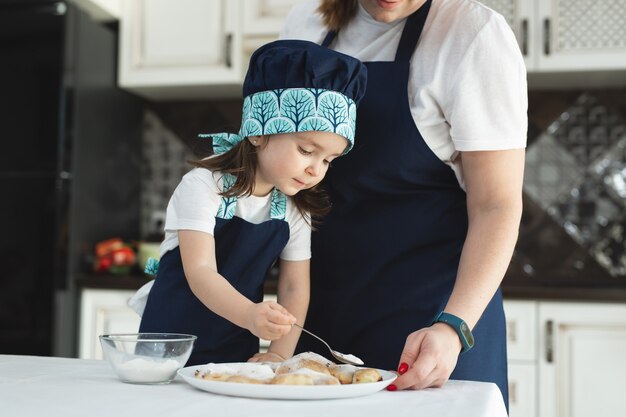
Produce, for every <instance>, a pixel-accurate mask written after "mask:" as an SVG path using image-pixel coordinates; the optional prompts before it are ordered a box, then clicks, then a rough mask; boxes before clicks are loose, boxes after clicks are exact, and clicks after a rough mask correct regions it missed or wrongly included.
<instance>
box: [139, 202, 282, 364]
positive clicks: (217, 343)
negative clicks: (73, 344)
mask: <svg viewBox="0 0 626 417" xmlns="http://www.w3.org/2000/svg"><path fill="white" fill-rule="evenodd" d="M271 198H272V203H271V208H270V220H268V221H265V222H263V223H260V224H253V223H250V222H248V221H245V220H243V219H241V218H239V217H234V212H235V205H236V203H237V200H236V198H222V204H221V206H220V210H219V212H218V215H217V217H216V219H215V220H216V224H215V230H214V235H213V236H214V238H215V257H216V260H217V268H218V271H219V273H220V274H221V275H222V276H223V277H224V278H226V279H227V280H228V282H230V283H231V284H232V286H233V287H235V289H237V291H239V292H240V293H241V294H243V295H244V296H245V297H247V298H249V299H250V300H252V301H253V302H255V303H258V302H260V301H262V299H263V283H264V281H265V276H266V274H267V272H268V270H269V268H270V267H271V266H272V263H273V262H274V261H275V260H276V259H277V257H278V256H279V255H280V253H281V252H282V250H283V248H284V247H285V245H286V244H287V242H288V241H289V225H288V223H287V222H286V221H285V212H286V201H287V198H286V196H285V195H284V194H282V193H281V192H280V191H278V190H274V191H273V192H272V197H271ZM139 331H140V332H168V333H187V334H193V335H196V336H198V339H197V340H196V343H195V344H194V349H193V353H192V355H191V357H190V358H189V361H188V362H187V366H191V365H198V364H205V363H208V362H245V361H247V360H248V359H249V358H250V357H252V356H253V355H254V354H255V353H257V352H258V351H259V339H258V338H257V337H256V336H254V335H253V334H252V333H250V332H249V331H248V330H246V329H242V328H240V327H238V326H236V325H234V324H233V323H231V322H229V321H228V320H226V319H224V318H222V317H220V316H218V315H217V314H215V313H213V312H212V311H210V310H209V309H208V308H207V307H206V306H205V305H204V304H202V302H200V300H198V299H197V298H196V296H195V295H194V294H193V293H192V292H191V289H190V288H189V284H188V282H187V279H186V277H185V274H184V272H183V264H182V260H181V256H180V248H178V247H177V248H176V249H174V250H171V251H169V252H167V253H166V254H165V255H164V256H163V257H162V258H161V260H160V262H159V267H158V272H157V276H156V278H155V281H154V286H153V287H152V289H151V290H150V295H149V296H148V301H147V304H146V309H145V311H144V313H143V316H142V319H141V325H140V328H139Z"/></svg>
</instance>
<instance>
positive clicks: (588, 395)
mask: <svg viewBox="0 0 626 417" xmlns="http://www.w3.org/2000/svg"><path fill="white" fill-rule="evenodd" d="M539 322H540V324H541V325H542V328H543V331H542V332H541V333H540V346H541V347H542V352H541V354H540V359H539V381H541V382H540V384H541V387H540V400H539V404H540V405H539V410H540V415H541V416H542V417H557V416H558V417H587V416H618V415H619V416H623V415H624V398H623V396H624V387H626V305H623V304H621V305H620V304H609V303H607V304H601V303H548V302H546V303H540V305H539Z"/></svg>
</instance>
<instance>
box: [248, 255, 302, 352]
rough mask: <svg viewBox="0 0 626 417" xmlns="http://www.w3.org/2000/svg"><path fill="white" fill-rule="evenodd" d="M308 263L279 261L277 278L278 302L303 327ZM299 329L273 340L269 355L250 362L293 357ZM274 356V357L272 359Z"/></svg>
mask: <svg viewBox="0 0 626 417" xmlns="http://www.w3.org/2000/svg"><path fill="white" fill-rule="evenodd" d="M310 263H311V261H310V260H309V259H307V260H305V261H285V260H282V259H281V260H280V275H279V276H278V302H279V303H280V305H281V306H284V307H285V308H286V309H287V310H288V311H289V312H290V313H292V314H293V315H294V316H295V317H296V322H297V323H298V324H302V325H304V320H305V318H306V312H307V309H308V308H309V288H310V283H309V280H310ZM300 332H301V331H300V329H299V328H297V327H294V328H293V329H292V331H291V332H290V333H289V334H287V335H286V336H284V337H282V338H281V339H278V340H274V341H273V342H272V343H271V344H270V347H269V349H268V354H269V355H264V354H259V355H256V356H255V357H254V358H253V359H252V361H254V362H257V361H260V360H270V361H272V360H276V359H278V358H276V357H275V355H278V356H279V357H280V359H282V360H285V359H288V358H290V357H291V356H293V353H294V351H295V349H296V344H297V343H298V338H299V337H300ZM272 356H274V357H272Z"/></svg>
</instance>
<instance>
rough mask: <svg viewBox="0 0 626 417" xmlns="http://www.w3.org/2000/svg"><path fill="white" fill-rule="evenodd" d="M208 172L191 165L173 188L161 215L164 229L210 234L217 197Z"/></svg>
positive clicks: (216, 187)
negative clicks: (172, 192) (164, 210)
mask: <svg viewBox="0 0 626 417" xmlns="http://www.w3.org/2000/svg"><path fill="white" fill-rule="evenodd" d="M218 192H219V191H218V184H217V183H216V181H215V179H214V178H213V174H212V173H211V171H209V170H207V169H204V168H194V169H193V170H191V171H190V172H189V173H187V174H186V175H185V176H184V177H183V179H182V180H181V182H180V184H178V186H177V187H176V190H175V191H174V194H173V195H172V198H171V199H170V202H169V204H168V205H167V214H166V217H165V231H166V232H175V231H177V230H196V231H199V232H205V233H209V234H211V235H212V234H213V229H214V228H215V215H216V214H217V210H218V208H219V205H220V202H221V197H220V195H219V194H218Z"/></svg>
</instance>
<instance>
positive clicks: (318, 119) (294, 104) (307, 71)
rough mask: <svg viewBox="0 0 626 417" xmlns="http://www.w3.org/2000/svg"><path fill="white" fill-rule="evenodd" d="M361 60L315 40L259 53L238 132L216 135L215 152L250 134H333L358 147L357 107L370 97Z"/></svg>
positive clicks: (270, 45) (275, 46)
mask: <svg viewBox="0 0 626 417" xmlns="http://www.w3.org/2000/svg"><path fill="white" fill-rule="evenodd" d="M366 81H367V68H366V67H365V65H363V63H361V61H359V60H358V59H356V58H353V57H351V56H348V55H344V54H342V53H339V52H336V51H333V50H331V49H328V48H326V47H323V46H320V45H318V44H316V43H313V42H308V41H299V40H280V41H275V42H271V43H268V44H267V45H264V46H262V47H261V48H259V49H257V50H256V51H255V52H254V54H253V55H252V58H251V59H250V66H249V67H248V73H247V74H246V79H245V81H244V85H243V96H244V101H243V115H242V121H241V128H240V129H239V133H238V134H233V133H213V134H201V135H200V137H205V138H206V137H210V138H212V139H213V150H214V152H215V153H216V154H219V153H224V152H227V151H228V150H230V149H231V148H232V147H233V146H235V145H236V144H237V143H239V142H241V141H242V140H243V139H245V138H246V137H248V136H260V135H271V134H279V133H294V132H310V131H321V132H333V133H336V134H338V135H340V136H343V137H344V138H346V139H347V141H348V146H347V147H346V150H345V152H344V153H346V152H348V151H349V150H350V149H352V146H353V145H354V132H355V127H356V106H357V104H358V103H359V101H361V99H362V98H363V96H364V95H365V86H366Z"/></svg>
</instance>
